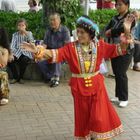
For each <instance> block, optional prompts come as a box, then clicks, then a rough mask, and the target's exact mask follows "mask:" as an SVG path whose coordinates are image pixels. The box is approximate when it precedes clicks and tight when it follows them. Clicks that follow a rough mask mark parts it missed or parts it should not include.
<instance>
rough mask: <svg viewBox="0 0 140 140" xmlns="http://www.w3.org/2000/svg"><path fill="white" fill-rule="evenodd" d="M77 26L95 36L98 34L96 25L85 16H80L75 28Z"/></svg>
mask: <svg viewBox="0 0 140 140" xmlns="http://www.w3.org/2000/svg"><path fill="white" fill-rule="evenodd" d="M79 26H80V27H83V28H85V29H86V30H88V31H89V32H90V33H94V34H95V35H97V34H99V27H98V25H97V24H96V23H94V22H93V21H92V20H91V19H90V18H88V17H86V16H81V17H80V18H78V19H77V27H79Z"/></svg>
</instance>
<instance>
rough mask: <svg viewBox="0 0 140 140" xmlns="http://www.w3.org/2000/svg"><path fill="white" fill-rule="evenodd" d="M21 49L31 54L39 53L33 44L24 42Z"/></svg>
mask: <svg viewBox="0 0 140 140" xmlns="http://www.w3.org/2000/svg"><path fill="white" fill-rule="evenodd" d="M21 48H22V49H23V50H26V51H29V52H32V53H37V48H36V46H35V45H34V44H32V43H27V42H24V43H22V44H21Z"/></svg>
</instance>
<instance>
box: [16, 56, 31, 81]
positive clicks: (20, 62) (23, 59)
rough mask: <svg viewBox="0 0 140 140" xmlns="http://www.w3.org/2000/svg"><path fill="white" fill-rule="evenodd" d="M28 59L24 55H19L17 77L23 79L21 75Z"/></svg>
mask: <svg viewBox="0 0 140 140" xmlns="http://www.w3.org/2000/svg"><path fill="white" fill-rule="evenodd" d="M29 61H30V58H29V57H27V56H25V55H21V56H20V58H19V59H18V66H19V79H18V80H20V79H23V75H24V73H25V70H26V68H27V65H28V63H29Z"/></svg>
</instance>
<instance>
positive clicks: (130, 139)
mask: <svg viewBox="0 0 140 140" xmlns="http://www.w3.org/2000/svg"><path fill="white" fill-rule="evenodd" d="M128 77H129V106H128V107H127V108H118V107H116V106H115V108H116V109H117V112H118V114H119V116H120V117H121V120H122V123H123V125H124V129H125V132H124V133H123V134H122V135H121V136H119V137H117V138H115V139H113V140H140V107H139V105H140V73H139V72H134V71H132V70H129V72H128ZM105 81H106V85H107V89H108V92H109V95H110V97H113V96H114V87H115V86H114V84H115V83H114V79H110V78H106V79H105ZM67 83H68V82H67V81H63V82H61V84H60V86H59V87H56V88H50V87H49V86H48V85H47V84H44V83H42V82H31V81H26V83H25V84H24V85H20V84H15V85H11V86H10V87H11V93H10V96H11V98H10V103H9V104H8V105H6V106H0V140H73V124H74V120H73V116H74V114H73V99H72V96H71V93H70V89H69V87H68V84H67Z"/></svg>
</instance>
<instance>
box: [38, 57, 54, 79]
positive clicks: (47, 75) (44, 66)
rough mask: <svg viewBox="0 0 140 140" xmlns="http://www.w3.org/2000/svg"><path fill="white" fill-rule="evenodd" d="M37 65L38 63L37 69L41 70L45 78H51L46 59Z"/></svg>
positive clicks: (49, 67)
mask: <svg viewBox="0 0 140 140" xmlns="http://www.w3.org/2000/svg"><path fill="white" fill-rule="evenodd" d="M37 65H38V67H39V69H40V70H41V72H42V74H43V77H44V79H45V80H47V79H51V78H52V74H51V73H52V71H51V66H49V64H48V62H47V61H46V60H44V61H40V62H38V63H37ZM50 65H51V64H50Z"/></svg>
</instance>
